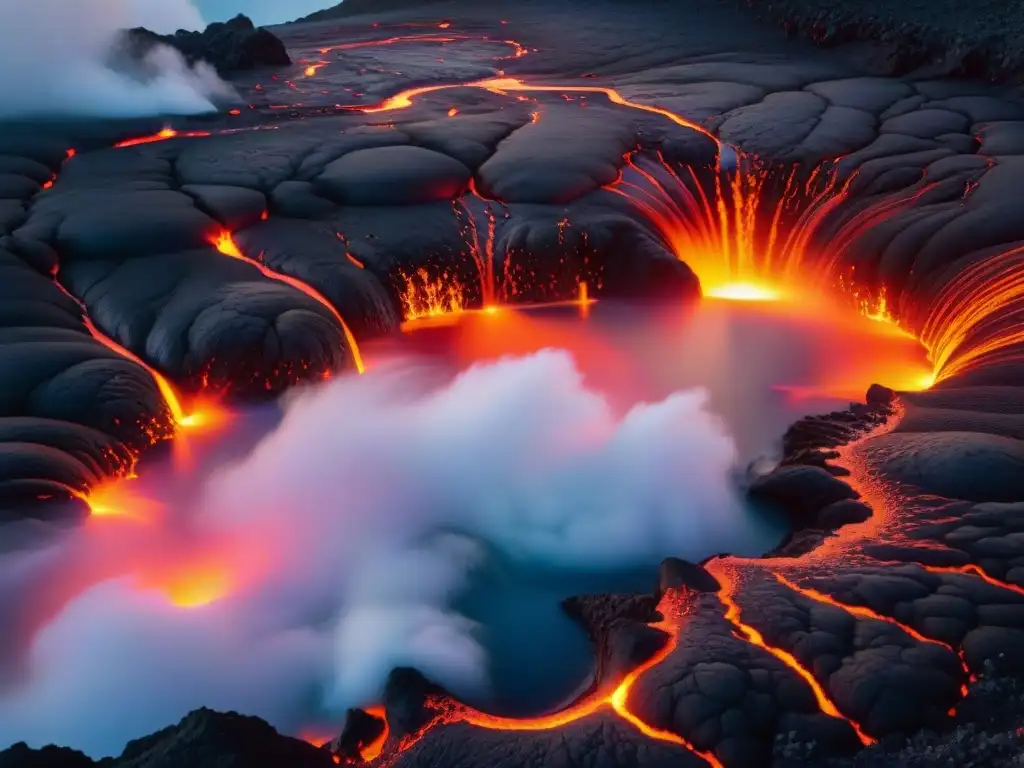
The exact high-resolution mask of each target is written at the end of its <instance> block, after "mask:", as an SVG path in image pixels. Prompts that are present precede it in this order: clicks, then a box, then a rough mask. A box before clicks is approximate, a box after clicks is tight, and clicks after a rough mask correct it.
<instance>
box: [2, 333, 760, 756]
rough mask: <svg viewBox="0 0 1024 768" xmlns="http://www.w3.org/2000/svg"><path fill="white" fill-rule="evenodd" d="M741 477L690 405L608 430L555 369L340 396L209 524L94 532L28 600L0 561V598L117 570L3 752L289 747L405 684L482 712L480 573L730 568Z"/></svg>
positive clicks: (38, 641)
mask: <svg viewBox="0 0 1024 768" xmlns="http://www.w3.org/2000/svg"><path fill="white" fill-rule="evenodd" d="M734 460H735V449H734V447H733V443H732V440H731V439H730V438H729V436H728V435H727V434H726V433H725V432H724V429H723V426H722V424H721V423H720V422H719V421H718V419H717V418H716V417H714V416H713V415H711V414H710V413H709V412H708V411H707V410H706V408H705V393H704V392H703V391H699V390H693V391H687V392H679V393H676V394H673V395H671V396H670V397H668V398H667V399H665V400H663V401H661V402H656V403H650V404H641V405H638V406H636V407H634V408H633V409H632V410H631V411H629V412H628V413H626V414H625V415H619V414H616V413H615V412H614V411H613V410H612V408H611V407H609V405H608V404H607V403H606V401H605V400H604V399H603V398H602V396H600V395H599V394H597V393H595V392H592V391H589V390H587V389H586V388H585V386H584V384H583V382H582V379H581V376H580V374H579V373H578V372H577V370H576V368H575V367H574V364H573V361H572V359H571V358H570V357H569V355H567V354H566V353H563V352H554V351H544V352H540V353H538V354H535V355H532V356H530V357H526V358H517V359H504V360H500V361H498V362H496V363H491V364H482V365H478V366H475V367H473V368H470V369H468V370H467V371H465V372H464V373H462V374H460V375H459V376H457V377H456V378H454V379H453V380H445V379H444V378H442V377H441V376H440V375H439V374H438V373H437V372H436V371H434V370H431V369H428V368H426V367H423V366H416V365H412V364H408V363H406V364H401V365H396V366H392V367H391V368H387V369H383V370H375V371H373V372H371V373H370V374H367V375H365V376H362V377H355V378H343V379H339V380H336V381H333V382H331V383H329V384H327V385H324V386H323V387H321V388H320V389H318V390H315V391H309V392H306V393H302V394H300V395H299V396H297V397H296V398H295V399H294V400H293V401H292V402H290V403H289V404H288V405H287V408H286V412H285V415H284V418H283V420H282V422H281V424H280V425H279V427H278V428H277V429H275V430H274V431H273V432H271V433H270V434H268V435H267V436H266V437H265V438H264V439H263V440H262V442H260V443H259V444H258V445H257V446H256V448H255V449H254V450H253V451H252V452H251V454H250V455H248V456H247V457H245V458H244V459H243V460H241V461H240V462H238V463H236V464H235V465H233V466H231V467H229V468H227V469H225V470H223V471H221V472H219V473H217V474H215V475H214V476H213V477H212V478H211V479H210V481H209V483H208V485H207V487H206V489H205V492H204V494H203V498H202V500H201V502H199V503H198V504H196V505H193V506H191V507H188V508H182V509H179V510H177V511H176V513H175V514H174V515H168V516H167V518H166V519H165V520H164V522H162V523H160V524H148V525H147V524H139V523H138V522H132V521H127V520H117V519H97V520H93V521H90V525H88V526H86V527H85V529H83V530H82V531H81V532H79V533H78V534H76V535H75V536H74V537H73V538H72V539H71V540H70V541H68V542H66V543H65V544H64V545H63V547H62V548H61V549H59V550H57V551H55V552H54V553H52V554H53V556H52V557H50V558H40V557H39V555H38V553H37V554H36V555H34V560H35V561H39V562H41V563H43V564H42V565H39V564H38V563H37V564H36V574H35V576H33V577H32V578H31V579H29V580H26V578H25V576H24V572H25V570H26V568H27V566H26V564H25V563H24V562H23V563H20V564H19V563H16V562H15V563H13V564H11V562H10V561H8V565H7V566H5V567H6V568H7V569H8V570H7V571H6V572H0V586H2V585H3V580H4V577H5V576H7V577H9V580H10V579H12V578H14V577H15V576H18V577H19V578H20V579H21V583H22V584H25V583H28V584H30V585H40V584H46V583H50V584H52V583H54V581H55V580H57V581H59V579H58V578H57V577H56V576H55V575H54V574H55V573H56V574H62V573H64V572H65V571H66V569H67V568H68V567H69V566H68V564H69V563H79V564H81V563H82V562H84V561H85V560H87V559H88V558H89V557H93V558H95V557H101V558H102V560H103V562H104V563H117V564H118V566H119V569H120V570H119V571H118V572H116V573H109V572H108V573H107V574H106V576H109V578H104V579H102V580H96V579H94V580H93V581H92V582H91V586H90V584H85V585H83V587H82V589H81V590H77V591H78V594H77V597H75V598H74V599H72V600H71V601H70V602H69V603H68V604H67V605H65V606H64V608H63V609H62V610H60V611H59V612H58V613H57V615H56V616H55V617H53V618H52V619H51V620H50V621H49V622H48V623H47V624H46V626H45V628H44V629H43V630H42V631H40V632H39V633H38V634H37V635H36V636H35V638H34V641H33V642H32V644H31V651H30V654H29V658H28V661H27V668H26V670H25V671H26V675H25V682H24V684H22V685H20V686H18V687H15V688H11V689H8V690H6V691H0V744H2V743H5V742H10V741H14V740H19V739H26V740H29V741H30V742H35V743H41V742H49V741H57V742H62V743H68V744H72V745H74V746H76V747H78V748H84V749H86V750H88V751H90V752H91V753H93V754H109V753H113V752H117V751H119V750H120V748H121V746H122V745H123V743H124V742H125V740H126V739H128V738H132V737H136V736H139V735H141V734H144V733H147V732H149V731H152V730H155V729H157V728H159V727H162V726H164V725H166V724H167V723H169V722H172V721H174V720H175V719H176V718H178V717H180V716H181V715H183V714H184V713H185V712H186V711H188V710H189V709H191V708H193V707H197V706H199V705H207V706H213V707H219V708H234V709H239V710H242V711H245V712H248V713H253V714H258V715H261V716H263V717H266V718H268V719H269V720H271V722H273V723H274V724H275V725H277V726H278V727H280V728H283V729H285V730H286V731H292V732H298V731H299V730H301V728H302V726H304V725H307V724H309V723H310V722H314V721H319V722H321V723H325V724H326V723H334V724H337V722H338V720H337V718H338V717H339V716H340V714H341V713H342V712H343V711H344V709H345V708H346V707H349V706H355V705H364V704H370V703H373V702H374V701H375V700H376V698H377V697H378V696H379V695H380V693H381V687H382V685H383V682H384V679H385V677H386V675H387V673H388V672H389V671H390V669H391V668H393V667H394V666H396V665H412V666H415V667H418V668H419V669H421V670H422V671H423V672H424V673H425V674H427V675H428V676H430V677H432V678H433V679H435V680H437V681H438V682H440V683H441V684H443V685H445V686H447V687H449V688H450V689H452V690H454V691H455V692H457V693H459V694H461V695H464V696H465V695H474V694H480V693H481V692H483V691H485V690H486V685H487V680H486V677H485V672H484V668H485V665H484V662H485V658H484V656H485V654H484V651H483V649H482V647H481V646H480V644H479V642H478V640H477V637H476V635H475V629H476V627H475V626H474V625H473V623H472V622H471V621H469V620H467V619H466V618H465V617H463V616H460V615H458V614H457V613H455V612H454V611H453V610H452V609H451V607H450V606H451V601H452V598H453V596H455V595H456V594H458V593H459V591H460V590H461V589H462V588H463V587H464V585H465V582H466V579H467V578H468V577H469V576H470V575H471V574H472V571H473V569H474V568H475V567H476V566H477V565H478V564H480V563H482V562H483V560H484V558H485V557H487V553H488V552H490V551H494V550H496V551H498V552H500V553H501V555H502V556H503V557H505V558H511V559H513V560H516V561H518V562H519V563H521V564H523V565H524V566H526V567H530V566H532V565H535V566H537V567H541V566H543V567H545V568H548V569H550V568H561V569H574V570H577V571H580V570H582V571H590V572H595V573H596V572H599V571H601V570H604V569H608V568H613V567H630V566H637V565H644V564H654V563H656V562H657V561H658V560H659V559H660V558H662V557H664V556H668V555H677V556H683V557H687V556H688V557H691V558H700V557H703V556H706V555H707V554H710V553H712V552H716V551H721V550H724V549H735V548H743V547H744V546H745V544H746V545H749V544H750V542H749V541H748V542H744V541H743V537H744V536H745V535H749V536H751V537H753V536H754V534H753V533H752V532H751V533H749V534H745V533H744V525H743V524H742V522H741V519H740V516H741V514H742V513H741V510H740V507H739V505H738V502H737V500H736V498H735V496H734V493H733V489H732V485H731V483H730V480H729V474H730V470H731V468H732V465H733V462H734ZM94 523H95V525H94ZM97 553H98V554H97ZM47 568H51V569H55V570H54V571H51V572H49V573H48V572H47ZM60 569H65V571H62V570H60ZM65 578H67V577H65ZM18 591H19V593H24V592H28V594H29V597H30V599H31V597H32V594H31V593H32V587H31V586H30V587H29V588H28V589H27V590H26V589H24V588H19V590H18ZM183 596H184V597H183ZM169 597H170V599H169ZM185 598H188V599H189V600H190V601H191V603H193V604H195V603H198V604H197V605H195V606H194V607H191V608H184V607H178V606H175V605H173V604H172V603H173V602H174V601H176V600H177V601H179V602H181V601H182V600H184V599H185ZM0 608H2V606H0Z"/></svg>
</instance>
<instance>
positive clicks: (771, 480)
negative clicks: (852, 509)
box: [748, 466, 858, 526]
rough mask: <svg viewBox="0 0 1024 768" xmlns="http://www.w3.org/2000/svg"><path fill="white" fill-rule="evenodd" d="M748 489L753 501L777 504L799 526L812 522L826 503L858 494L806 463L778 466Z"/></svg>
mask: <svg viewBox="0 0 1024 768" xmlns="http://www.w3.org/2000/svg"><path fill="white" fill-rule="evenodd" d="M748 493H749V495H750V497H751V498H752V499H754V500H755V501H759V502H763V503H766V504H770V505H772V506H774V507H777V508H778V509H779V510H780V511H782V512H783V513H785V514H786V515H787V516H789V517H790V519H791V520H792V521H793V523H794V524H796V525H799V526H807V525H813V524H814V523H815V521H816V518H817V515H818V513H819V512H821V510H823V509H824V508H825V507H827V506H828V505H829V504H833V503H835V502H837V501H843V500H844V499H856V498H857V495H858V494H857V492H856V491H854V490H853V489H852V488H851V487H850V486H848V485H847V484H846V483H844V482H842V481H841V480H837V479H836V478H835V477H833V476H832V475H831V474H830V473H829V472H827V471H826V470H824V469H822V468H820V467H808V466H789V467H780V468H779V469H777V470H775V471H774V472H772V473H770V474H768V475H765V476H763V477H759V478H758V479H757V480H755V481H754V482H753V483H752V484H751V486H750V489H749V491H748Z"/></svg>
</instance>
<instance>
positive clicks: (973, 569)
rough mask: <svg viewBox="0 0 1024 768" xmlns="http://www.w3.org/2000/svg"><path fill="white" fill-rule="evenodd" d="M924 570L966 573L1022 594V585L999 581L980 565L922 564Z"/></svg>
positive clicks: (994, 585)
mask: <svg viewBox="0 0 1024 768" xmlns="http://www.w3.org/2000/svg"><path fill="white" fill-rule="evenodd" d="M921 567H922V568H924V569H925V570H926V571H930V572H931V573H959V574H966V575H968V576H977V577H978V578H979V579H981V580H982V581H984V582H985V583H986V584H990V585H992V586H993V587H999V588H1000V589H1005V590H1007V591H1009V592H1015V593H1017V594H1018V595H1024V587H1021V586H1019V585H1017V584H1013V583H1011V582H1009V581H1000V580H999V579H996V578H993V577H992V576H989V574H988V573H987V572H986V571H985V570H984V569H983V568H982V567H981V566H980V565H974V564H973V563H972V564H969V565H960V566H956V565H952V566H936V565H922V566H921Z"/></svg>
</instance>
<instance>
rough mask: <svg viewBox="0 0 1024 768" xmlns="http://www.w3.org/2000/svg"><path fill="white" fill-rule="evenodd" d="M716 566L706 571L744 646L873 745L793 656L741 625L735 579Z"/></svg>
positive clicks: (758, 633) (824, 710)
mask: <svg viewBox="0 0 1024 768" xmlns="http://www.w3.org/2000/svg"><path fill="white" fill-rule="evenodd" d="M717 563H718V561H712V562H711V563H709V564H708V570H709V571H711V572H712V573H713V574H714V576H715V578H717V579H718V581H719V583H720V584H721V585H722V589H721V591H720V592H719V593H718V599H719V600H721V602H722V605H724V606H725V609H726V613H725V620H726V621H728V622H729V623H730V624H732V625H733V626H734V627H735V628H736V629H737V630H738V632H739V634H740V635H741V636H742V637H743V638H744V639H745V640H746V641H747V642H748V643H750V644H751V645H756V646H757V647H758V648H762V649H764V650H765V651H767V652H768V653H770V654H771V655H772V656H774V657H775V658H777V659H778V660H779V661H781V662H782V663H783V664H785V665H786V666H787V667H789V668H790V669H791V670H793V671H794V672H796V674H798V675H799V676H800V677H802V678H803V679H804V682H806V683H807V685H808V686H809V687H810V689H811V691H812V692H813V693H814V698H815V699H816V700H817V702H818V708H819V709H820V710H821V711H822V712H824V713H825V714H826V715H829V716H830V717H835V718H838V719H840V720H845V721H846V722H848V723H849V724H850V726H851V727H852V728H853V730H854V732H855V733H856V734H857V738H859V739H860V741H861V743H862V744H864V746H869V745H871V744H874V743H875V739H873V738H872V737H871V736H869V735H867V734H866V733H864V731H862V730H861V728H860V726H859V725H858V724H857V723H855V722H854V721H853V720H851V719H850V718H848V717H846V716H845V715H844V714H843V713H842V712H840V711H839V708H838V707H837V706H836V705H835V703H834V702H833V701H832V699H830V698H829V696H828V694H827V693H825V689H824V688H822V687H821V684H820V683H819V682H818V681H817V680H816V679H815V678H814V675H812V674H811V673H810V671H809V670H807V669H806V668H805V667H804V666H803V664H801V663H800V662H799V661H798V660H797V658H796V657H795V656H794V655H793V654H791V653H790V652H789V651H786V650H783V649H782V648H778V647H776V646H773V645H770V644H768V643H767V642H766V641H765V639H764V636H763V635H762V634H761V633H760V632H758V631H757V630H756V629H755V628H754V627H752V626H750V625H749V624H745V623H744V622H743V620H742V612H741V611H740V606H739V603H737V602H736V600H735V598H734V597H733V595H734V593H735V590H736V586H737V583H736V580H735V577H733V576H732V575H731V574H729V573H726V572H725V571H724V570H723V569H722V568H720V567H715V566H716V565H717Z"/></svg>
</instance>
